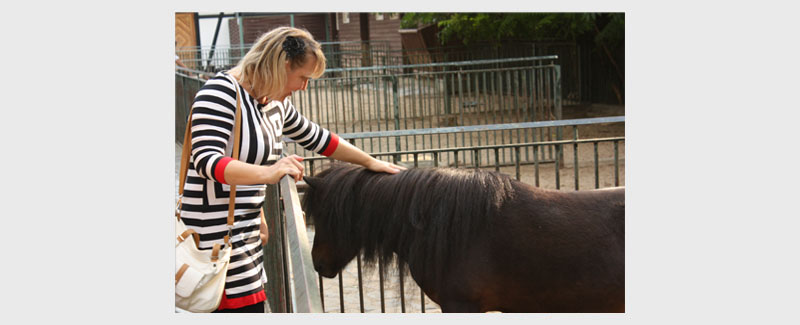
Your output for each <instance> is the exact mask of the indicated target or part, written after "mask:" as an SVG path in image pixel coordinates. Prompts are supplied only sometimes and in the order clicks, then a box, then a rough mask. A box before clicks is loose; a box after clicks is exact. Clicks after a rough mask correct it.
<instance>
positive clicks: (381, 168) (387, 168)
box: [364, 158, 406, 174]
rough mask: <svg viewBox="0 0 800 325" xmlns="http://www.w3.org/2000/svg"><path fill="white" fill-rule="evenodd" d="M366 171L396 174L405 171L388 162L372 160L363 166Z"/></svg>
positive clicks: (401, 167) (403, 168)
mask: <svg viewBox="0 0 800 325" xmlns="http://www.w3.org/2000/svg"><path fill="white" fill-rule="evenodd" d="M364 167H366V168H367V169H369V170H371V171H374V172H381V173H389V174H397V173H399V172H400V171H402V170H406V168H405V167H403V166H398V165H395V164H393V163H390V162H388V161H383V160H378V159H375V158H373V159H372V160H371V161H370V162H368V163H367V164H366V165H364Z"/></svg>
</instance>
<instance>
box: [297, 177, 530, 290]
mask: <svg viewBox="0 0 800 325" xmlns="http://www.w3.org/2000/svg"><path fill="white" fill-rule="evenodd" d="M316 177H317V179H318V180H319V181H317V182H315V183H318V184H317V185H313V186H310V187H309V189H308V190H307V191H306V193H305V198H304V206H305V209H306V212H307V214H308V215H309V218H310V219H311V220H312V222H313V224H314V227H315V228H316V229H317V230H316V231H317V233H319V232H320V231H326V232H327V233H330V234H332V236H334V237H335V238H338V240H339V242H337V243H335V245H336V246H337V247H354V246H355V247H356V248H358V249H360V251H361V253H362V254H363V255H364V261H365V263H366V264H367V265H368V266H371V267H374V265H375V263H376V262H378V261H381V262H384V263H387V265H388V263H391V262H393V260H394V258H395V256H394V254H393V251H395V250H397V252H398V255H399V256H398V257H399V260H398V262H399V264H400V265H401V268H400V271H401V274H402V273H404V272H405V271H406V266H407V264H413V265H423V266H424V269H425V270H426V273H427V272H433V279H434V281H435V283H443V281H439V280H440V279H441V276H442V273H443V271H444V268H446V267H448V266H449V265H450V262H451V261H452V260H453V259H454V258H455V257H457V255H456V254H457V253H459V252H466V251H467V250H466V249H467V247H468V245H469V243H470V242H471V241H472V240H473V239H475V238H477V237H478V236H481V235H482V234H483V233H487V230H488V229H487V227H488V226H490V224H491V223H489V222H488V221H489V220H490V219H491V218H493V217H495V216H496V215H497V214H498V210H499V209H500V207H502V205H503V203H504V202H505V201H507V200H510V199H513V197H514V195H515V192H514V187H512V184H511V183H512V179H511V178H509V177H508V176H506V175H504V174H500V173H496V172H489V171H482V170H465V169H453V168H434V169H408V170H406V171H402V172H400V173H398V174H395V175H390V174H385V173H375V172H372V171H370V170H367V169H365V168H363V167H360V166H356V165H351V164H333V165H332V166H331V167H330V168H328V169H326V170H325V171H323V172H321V173H319V174H318V175H317V176H316ZM309 185H311V184H309ZM384 271H386V270H384ZM419 280H421V279H418V281H419ZM420 285H421V284H420Z"/></svg>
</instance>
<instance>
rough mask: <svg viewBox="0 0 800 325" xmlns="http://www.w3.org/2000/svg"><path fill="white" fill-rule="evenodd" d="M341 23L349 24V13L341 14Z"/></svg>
mask: <svg viewBox="0 0 800 325" xmlns="http://www.w3.org/2000/svg"><path fill="white" fill-rule="evenodd" d="M342 23H343V24H349V23H350V13H349V12H343V13H342Z"/></svg>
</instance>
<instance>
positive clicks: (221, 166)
mask: <svg viewBox="0 0 800 325" xmlns="http://www.w3.org/2000/svg"><path fill="white" fill-rule="evenodd" d="M232 160H233V158H231V157H222V159H220V160H219V162H218V163H217V167H216V168H214V178H216V179H217V182H220V183H222V184H228V182H226V181H225V166H228V163H229V162H231V161H232Z"/></svg>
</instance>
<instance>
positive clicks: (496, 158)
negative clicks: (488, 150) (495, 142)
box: [494, 148, 500, 172]
mask: <svg viewBox="0 0 800 325" xmlns="http://www.w3.org/2000/svg"><path fill="white" fill-rule="evenodd" d="M494 170H495V171H496V172H499V171H500V149H498V148H494Z"/></svg>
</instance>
